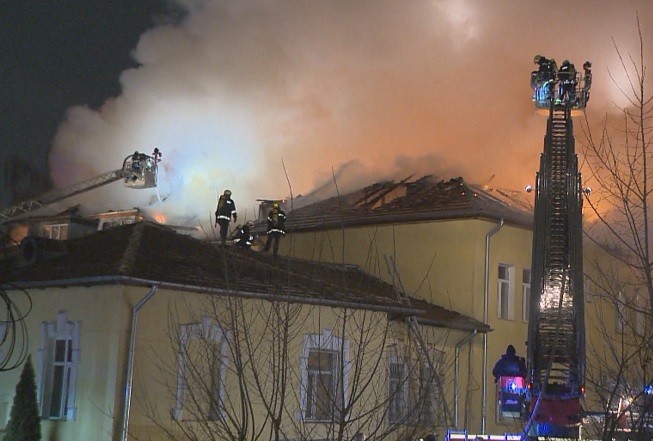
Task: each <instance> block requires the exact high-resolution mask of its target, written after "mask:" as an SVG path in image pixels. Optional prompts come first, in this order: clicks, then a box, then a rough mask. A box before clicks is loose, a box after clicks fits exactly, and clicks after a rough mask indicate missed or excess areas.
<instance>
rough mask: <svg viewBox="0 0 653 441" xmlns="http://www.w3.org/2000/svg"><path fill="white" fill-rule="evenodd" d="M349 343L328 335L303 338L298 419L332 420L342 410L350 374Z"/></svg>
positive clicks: (327, 330)
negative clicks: (299, 416) (299, 412)
mask: <svg viewBox="0 0 653 441" xmlns="http://www.w3.org/2000/svg"><path fill="white" fill-rule="evenodd" d="M349 368H350V366H349V342H348V341H347V340H346V339H342V338H339V337H335V336H333V335H331V331H330V330H329V329H326V330H324V332H323V333H322V334H310V335H305V336H304V342H303V351H302V358H301V360H300V371H301V379H302V388H301V390H300V395H301V396H300V399H301V416H302V418H303V419H305V420H308V421H333V419H334V418H336V415H337V412H338V410H339V409H341V408H342V405H343V403H344V399H345V391H346V390H347V374H348V372H349Z"/></svg>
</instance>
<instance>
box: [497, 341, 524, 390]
mask: <svg viewBox="0 0 653 441" xmlns="http://www.w3.org/2000/svg"><path fill="white" fill-rule="evenodd" d="M526 373H527V372H526V360H524V357H519V356H517V350H516V349H515V347H514V346H513V345H508V347H507V348H506V353H505V354H503V355H502V356H501V358H500V359H499V361H497V363H496V364H495V365H494V369H492V375H494V382H495V383H497V382H498V381H499V377H503V376H506V375H508V376H514V377H526Z"/></svg>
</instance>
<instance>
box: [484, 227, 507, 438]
mask: <svg viewBox="0 0 653 441" xmlns="http://www.w3.org/2000/svg"><path fill="white" fill-rule="evenodd" d="M501 227H503V218H501V220H500V221H499V223H498V224H497V225H495V226H494V228H492V229H491V230H490V231H488V233H487V234H486V235H485V280H484V285H485V286H484V293H483V323H485V324H486V325H489V323H488V320H489V314H488V303H489V295H490V286H489V285H490V238H491V237H492V236H494V234H495V233H497V232H498V231H499V230H500V229H501ZM481 383H482V384H483V387H482V399H481V406H482V408H481V433H482V434H485V423H486V419H487V415H486V414H487V332H486V333H484V334H483V381H482V382H481Z"/></svg>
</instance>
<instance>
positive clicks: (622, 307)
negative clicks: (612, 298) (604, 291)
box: [615, 289, 628, 334]
mask: <svg viewBox="0 0 653 441" xmlns="http://www.w3.org/2000/svg"><path fill="white" fill-rule="evenodd" d="M615 306H616V308H615V331H616V332H617V334H623V333H625V332H626V323H628V318H627V317H626V315H627V313H628V311H627V308H626V296H625V294H624V292H623V290H621V289H620V290H619V292H618V293H617V299H616V305H615Z"/></svg>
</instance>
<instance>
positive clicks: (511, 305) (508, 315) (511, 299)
mask: <svg viewBox="0 0 653 441" xmlns="http://www.w3.org/2000/svg"><path fill="white" fill-rule="evenodd" d="M502 269H505V271H506V273H507V276H508V278H501V277H499V276H500V275H501V270H502ZM504 286H505V287H506V292H505V295H506V296H507V299H506V301H505V305H506V309H507V310H506V311H505V315H504V311H503V308H502V306H503V303H504V301H503V298H504V291H503V289H502V288H503V287H504ZM497 318H499V319H501V320H514V319H515V266H514V265H509V264H505V263H500V264H499V265H498V267H497Z"/></svg>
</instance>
